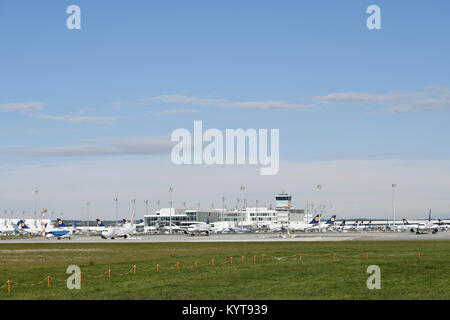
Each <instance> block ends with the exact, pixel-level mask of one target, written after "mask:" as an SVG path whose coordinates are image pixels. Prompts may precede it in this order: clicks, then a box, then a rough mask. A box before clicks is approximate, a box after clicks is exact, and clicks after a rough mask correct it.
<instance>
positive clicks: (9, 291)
mask: <svg viewBox="0 0 450 320" xmlns="http://www.w3.org/2000/svg"><path fill="white" fill-rule="evenodd" d="M8 294H11V282H10V281H9V280H8Z"/></svg>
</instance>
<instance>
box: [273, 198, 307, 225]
mask: <svg viewBox="0 0 450 320" xmlns="http://www.w3.org/2000/svg"><path fill="white" fill-rule="evenodd" d="M291 202H292V196H291V195H290V194H287V193H286V192H285V191H282V192H281V193H279V194H278V195H276V196H275V203H276V205H275V206H276V207H275V210H276V211H277V215H278V222H281V223H287V221H288V215H289V216H290V217H289V220H290V221H291V222H300V221H304V220H305V210H303V209H294V208H292V204H291Z"/></svg>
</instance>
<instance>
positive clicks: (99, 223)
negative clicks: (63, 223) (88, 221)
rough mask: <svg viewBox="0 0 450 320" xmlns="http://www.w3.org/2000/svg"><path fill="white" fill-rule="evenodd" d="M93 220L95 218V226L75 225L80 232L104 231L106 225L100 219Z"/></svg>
mask: <svg viewBox="0 0 450 320" xmlns="http://www.w3.org/2000/svg"><path fill="white" fill-rule="evenodd" d="M95 220H96V225H95V226H90V227H87V226H86V227H77V231H78V232H82V233H101V232H102V231H105V229H106V226H105V225H104V224H103V222H102V221H101V220H100V219H95Z"/></svg>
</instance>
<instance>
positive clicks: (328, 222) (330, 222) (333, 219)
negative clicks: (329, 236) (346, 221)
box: [326, 215, 336, 224]
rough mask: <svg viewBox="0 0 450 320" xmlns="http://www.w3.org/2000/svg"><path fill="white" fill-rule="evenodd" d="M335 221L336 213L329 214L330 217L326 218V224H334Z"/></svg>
mask: <svg viewBox="0 0 450 320" xmlns="http://www.w3.org/2000/svg"><path fill="white" fill-rule="evenodd" d="M335 221H336V215H333V216H331V218H330V219H328V221H327V222H326V224H334V222H335Z"/></svg>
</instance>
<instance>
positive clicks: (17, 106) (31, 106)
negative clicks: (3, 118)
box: [0, 102, 46, 112]
mask: <svg viewBox="0 0 450 320" xmlns="http://www.w3.org/2000/svg"><path fill="white" fill-rule="evenodd" d="M45 105H46V104H45V103H42V102H19V103H6V104H0V111H9V112H30V111H36V110H42V108H44V106H45Z"/></svg>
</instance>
